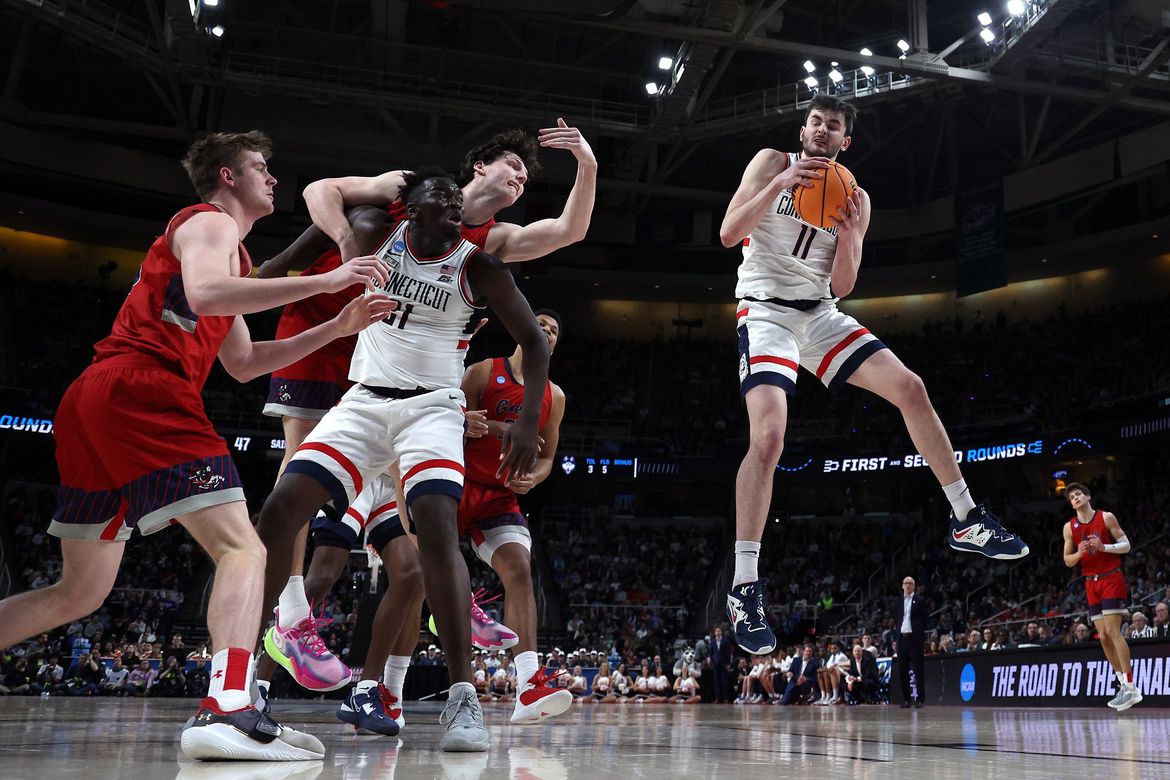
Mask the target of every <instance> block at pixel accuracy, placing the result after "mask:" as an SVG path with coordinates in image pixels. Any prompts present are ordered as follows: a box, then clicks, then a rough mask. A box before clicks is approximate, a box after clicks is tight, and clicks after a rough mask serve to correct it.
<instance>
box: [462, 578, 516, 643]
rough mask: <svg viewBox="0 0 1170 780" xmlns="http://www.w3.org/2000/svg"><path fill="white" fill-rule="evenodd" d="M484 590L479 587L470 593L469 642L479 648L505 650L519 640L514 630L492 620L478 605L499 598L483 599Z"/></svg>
mask: <svg viewBox="0 0 1170 780" xmlns="http://www.w3.org/2000/svg"><path fill="white" fill-rule="evenodd" d="M486 592H487V591H485V590H484V589H483V588H480V589H479V590H477V591H476V592H475V593H472V594H471V644H472V645H474V646H475V647H478V648H479V649H481V650H496V649H499V650H507V649H508V648H509V647H515V646H516V644H517V643H518V642H519V641H520V637H518V636H516V632H515V631H513V630H512V629H510V628H508V627H507V626H505V625H504V624H503V623H497V622H496V621H494V620H492V618H491V616H490V615H488V614H487V613H486V612H484V611H483V608H481V607H480V604H490V603H491V602H493V601H495V600H496V599H498V598H499V596H492V597H491V598H490V599H484V598H483V596H484V593H486ZM481 599H482V600H481Z"/></svg>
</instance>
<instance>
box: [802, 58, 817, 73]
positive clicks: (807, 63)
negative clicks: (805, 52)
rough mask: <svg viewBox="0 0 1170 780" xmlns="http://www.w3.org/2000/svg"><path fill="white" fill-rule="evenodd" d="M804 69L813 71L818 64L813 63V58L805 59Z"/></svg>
mask: <svg viewBox="0 0 1170 780" xmlns="http://www.w3.org/2000/svg"><path fill="white" fill-rule="evenodd" d="M804 69H805V70H806V71H808V72H809V73H812V72H813V71H814V70H816V69H817V66H816V65H813V63H812V60H805V61H804Z"/></svg>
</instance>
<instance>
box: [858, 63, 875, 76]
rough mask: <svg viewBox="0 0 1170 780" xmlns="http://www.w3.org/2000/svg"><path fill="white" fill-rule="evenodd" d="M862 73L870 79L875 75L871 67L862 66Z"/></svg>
mask: <svg viewBox="0 0 1170 780" xmlns="http://www.w3.org/2000/svg"><path fill="white" fill-rule="evenodd" d="M861 72H862V73H864V74H865V76H866V78H869V77H870V76H872V75H873V68H871V67H869V66H868V65H862V66H861Z"/></svg>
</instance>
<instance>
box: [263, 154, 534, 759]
mask: <svg viewBox="0 0 1170 780" xmlns="http://www.w3.org/2000/svg"><path fill="white" fill-rule="evenodd" d="M405 179H406V182H405V186H404V187H403V189H402V194H401V197H402V200H403V202H404V203H405V204H406V219H405V220H404V221H402V222H400V223H399V224H398V225H397V226H396V227H395V228H394V230H393V231H392V232H391V233H390V235H389V236H388V237H387V238H386V239H385V241H384V242H383V244H382V246H381V247H380V248H379V249H378V251H377V252H375V253H374V254H375V255H376V256H378V257H381V258H382V259H383V260H384V261H385V262H386V264H387V266H388V274H389V279H388V281H387V282H386V283H385V285H384V289H385V292H386V293H387V294H388V295H389V296H390V297H391V298H392V299H394V300H396V301H397V302H398V308H397V310H396V311H395V312H394V314H395V317H394V319H393V320H391V319H390V318H387V319H386V320H384V321H383V322H382V323H380V324H378V326H377V327H376V329H375V331H374V332H373V333H371V334H369V335H368V337H367V338H359V339H358V342H357V347H356V348H355V350H354V354H353V360H352V362H351V364H350V373H349V378H350V380H352V381H353V382H356V383H357V384H355V385H354V386H353V388H351V389H350V390H349V392H347V393H346V394H345V396H343V397H342V399H341V401H340V402H339V403H338V405H337V406H335V407H334V408H333V409H331V410H330V411H329V412H328V413H327V414H326V415H325V417H324V418H323V419H322V420H321V422H320V423H319V424H318V425H317V426H316V428H314V429H313V432H312V434H310V435H309V436H308V438H307V439H306V440H305V442H304V444H302V445H301V447H300V448H299V449H298V450H297V452H296V454H295V455H294V456H293V458H292V460H291V461H290V462H289V464H288V467H287V468H286V469H285V472H284V474H283V476H281V478H280V481H279V482H277V484H276V487H275V489H274V490H273V492H272V495H270V496H269V497H268V500H267V501H266V502H265V504H264V508H263V510H262V511H261V522H262V523H264V524H265V525H268V526H269V527H281V528H283V529H284V531H285V532H284V533H283V534H280V535H279V539H277V540H275V541H274V540H272V536H269V537H267V538H268V539H269V541H268V561H267V566H268V569H269V571H270V572H274V573H275V574H276V575H278V576H280V577H283V576H285V574H286V573H287V572H288V570H289V566H290V565H291V557H292V554H293V542H294V538H295V536H296V533H297V531H298V530H299V529H301V528H303V527H304V526H305V525H307V524H308V523H309V521H310V520H312V518H313V516H314V515H315V514H316V512H317V508H318V507H320V506H321V505H322V504H324V503H325V502H326V501H328V500H330V499H332V501H333V505H334V506H335V507H336V508H337V509H338V510H339V511H341V512H344V511H345V509H346V508H347V507H348V506H349V505H350V503H351V502H353V501H354V499H355V498H356V497H357V495H358V494H359V493H361V492H362V488H363V486H364V485H365V484H366V483H368V482H370V481H372V480H375V479H377V478H378V477H380V476H381V475H382V474H383V473H384V472H385V471H386V469H387V468H389V466H390V465H391V464H393V463H395V462H397V463H398V466H399V469H400V472H401V474H402V489H403V493H404V495H405V497H406V504H407V507H408V511H409V512H410V516H411V518H412V519H413V520H414V523H415V526H416V528H417V532H418V546H419V555H420V559H421V563H422V570H423V585H424V588H425V590H426V593H427V599H428V602H429V603H430V606H431V611H432V612H433V613H434V617H435V622H436V624H437V627H438V629H439V638H440V640H441V641H442V643H443V650H444V652H445V654H446V659H447V669H448V674H449V677H450V680H451V682H452V686H451V690H450V695H449V700H448V704H447V708H446V709H445V710H444V712H443V717H442V719H441V722H442V723H443V724H444V725H446V727H447V730H446V733H445V734H444V735H443V738H442V740H441V742H440V747H441V748H442V749H443V750H449V751H482V750H487V748H488V745H489V743H490V738H489V735H488V732H487V729H486V728H485V727H484V725H483V713H482V712H481V710H480V707H479V700H478V698H477V697H476V693H475V688H474V686H473V685H472V684H471V672H472V670H471V629H470V624H469V621H468V615H469V613H470V608H471V585H470V581H469V578H468V574H467V564H466V563H465V562H464V560H463V556H462V555H461V553H460V552H459V537H458V530H457V521H456V512H457V509H458V505H459V498H460V496H461V494H462V490H463V471H464V468H463V425H464V405H465V399H464V395H463V391H462V390H461V389H460V380H461V378H462V375H463V359H464V355H465V353H466V351H467V334H466V328H467V324H468V322H469V320H470V318H471V316H472V314H474V312H475V311H476V310H477V309H479V308H482V307H483V306H485V305H488V304H490V305H491V307H492V309H493V310H494V312H495V313H496V316H498V317H499V319H500V322H501V323H502V324H503V325H504V327H505V328H506V329H507V330H508V332H509V333H510V334H511V336H512V337H513V338H514V339H516V340H517V342H518V343H520V344H521V345H522V349H523V350H524V359H523V364H522V367H521V368H522V370H521V373H522V374H523V377H524V385H525V396H524V411H522V412H521V413H520V417H519V419H517V420H516V422H515V423H514V424H513V425H512V426H511V427H510V428H509V430H508V431H507V432H506V433H505V434H504V441H503V446H502V451H501V463H500V473H501V474H507V475H508V476H509V478H510V479H518V478H521V477H523V476H525V475H527V474H528V472H529V471H530V470H531V468H532V465H533V462H534V461H535V458H536V453H537V441H538V436H537V426H538V421H539V414H540V407H541V403H540V401H541V396H542V394H543V392H544V386H545V383H546V382H547V380H548V355H549V353H548V342H547V340H546V339H545V335H544V332H543V331H542V330H541V329H540V327H539V326H538V325H537V323H536V318H535V317H534V316H533V314H532V309H531V308H529V306H528V303H527V301H525V300H524V297H523V296H522V295H521V294H520V292H519V290H517V289H516V285H515V282H514V281H513V280H512V275H511V274H510V273H509V272H508V271H507V269H506V268H505V267H504V266H503V264H502V263H501V262H500V261H499V260H498V259H497V258H495V257H493V256H491V255H488V254H486V253H484V252H482V251H480V250H479V248H478V247H476V246H475V245H474V244H471V243H470V242H468V241H466V240H464V239H462V238H461V237H460V234H459V233H460V225H461V222H462V216H463V210H462V207H463V194H462V193H461V192H460V190H459V188H458V186H456V184H455V182H454V181H452V180H451V179H449V178H446V177H443V176H438V175H435V174H434V173H433V172H427V171H423V170H419V171H416V172H414V173H412V174H408V175H407V176H406V177H405ZM529 350H531V352H530V351H529Z"/></svg>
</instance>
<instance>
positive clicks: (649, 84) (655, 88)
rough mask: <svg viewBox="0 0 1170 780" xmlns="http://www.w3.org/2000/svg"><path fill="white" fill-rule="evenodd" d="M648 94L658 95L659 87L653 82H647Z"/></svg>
mask: <svg viewBox="0 0 1170 780" xmlns="http://www.w3.org/2000/svg"><path fill="white" fill-rule="evenodd" d="M646 94H647V95H657V94H658V85H657V84H655V83H654V82H653V81H647V82H646Z"/></svg>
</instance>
